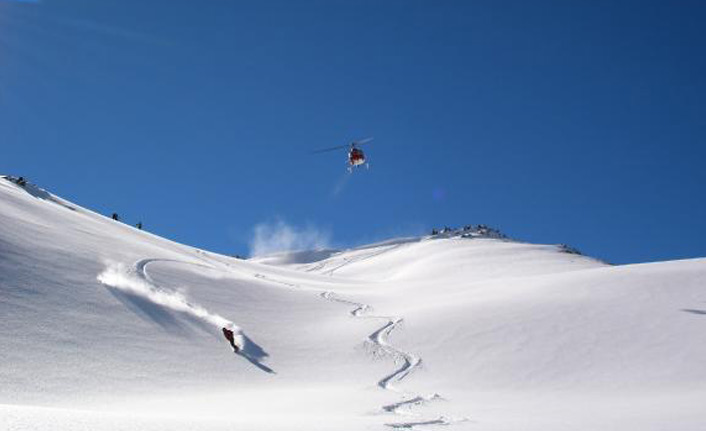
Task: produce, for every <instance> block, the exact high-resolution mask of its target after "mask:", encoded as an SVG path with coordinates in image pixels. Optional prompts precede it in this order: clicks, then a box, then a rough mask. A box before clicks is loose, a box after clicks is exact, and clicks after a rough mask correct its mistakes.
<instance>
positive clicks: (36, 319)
mask: <svg viewBox="0 0 706 431" xmlns="http://www.w3.org/2000/svg"><path fill="white" fill-rule="evenodd" d="M705 281H706V259H695V260H687V261H676V262H661V263H654V264H643V265H626V266H608V265H606V264H604V263H602V262H599V261H596V260H594V259H590V258H587V257H583V256H579V255H575V254H569V253H565V252H562V249H561V248H559V247H556V246H544V245H533V244H525V243H519V242H513V241H507V240H503V239H497V238H487V237H482V236H481V237H478V236H476V237H472V238H459V237H453V236H450V237H443V238H442V237H436V238H434V237H425V238H407V239H400V240H395V241H388V242H386V243H381V244H375V245H371V246H368V247H361V248H357V249H353V250H346V251H335V250H327V251H319V252H307V253H292V254H286V255H279V256H270V257H267V258H260V259H252V260H248V261H245V260H239V259H234V258H229V257H226V256H221V255H217V254H213V253H209V252H205V251H202V250H197V249H194V248H191V247H188V246H184V245H180V244H176V243H174V242H171V241H168V240H165V239H162V238H159V237H156V236H154V235H151V234H149V233H147V232H144V231H139V230H137V229H134V228H132V227H130V226H127V225H124V224H122V223H119V222H115V221H113V220H111V219H108V218H105V217H103V216H101V215H98V214H95V213H93V212H91V211H88V210H85V209H83V208H81V207H79V206H77V205H75V204H73V203H70V202H66V201H64V200H62V199H60V198H57V197H55V196H53V195H51V194H49V193H46V192H44V191H43V190H41V189H38V188H33V187H24V188H23V187H20V186H18V185H16V184H14V183H12V182H10V181H6V180H4V179H0V317H1V318H0V429H18V430H25V429H28V430H30V429H31V430H38V429H47V430H48V429H106V430H117V429H125V430H128V429H130V430H132V429H155V430H157V429H184V430H194V429H196V430H198V429H204V430H206V429H208V430H212V429H248V430H278V429H282V430H285V429H286V430H292V429H295V430H296V429H302V430H305V429H306V430H312V429H320V430H364V429H370V430H377V429H385V428H387V429H390V428H395V427H397V428H409V427H414V428H419V429H437V428H440V427H444V428H449V429H459V430H461V429H483V430H566V429H571V430H596V429H601V430H611V429H615V430H629V429H647V430H662V429H679V430H700V429H703V425H704V423H706V413H704V412H703V408H702V406H703V400H704V399H706V371H705V369H704V367H703V365H702V364H703V362H704V359H706V292H704V289H703V287H704V282H705ZM226 325H232V327H233V328H235V329H236V334H237V336H236V341H237V342H238V344H240V345H241V346H242V347H243V348H244V355H235V354H234V353H233V352H232V351H231V350H230V346H229V345H228V343H227V341H226V340H225V339H224V338H223V336H222V334H221V327H222V326H226ZM239 331H240V332H239ZM447 425H448V426H447Z"/></svg>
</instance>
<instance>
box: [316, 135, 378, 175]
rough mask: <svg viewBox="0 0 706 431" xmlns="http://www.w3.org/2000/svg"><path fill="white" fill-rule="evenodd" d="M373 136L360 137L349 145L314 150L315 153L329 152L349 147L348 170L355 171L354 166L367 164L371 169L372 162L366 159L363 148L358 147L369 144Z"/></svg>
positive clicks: (366, 166)
mask: <svg viewBox="0 0 706 431" xmlns="http://www.w3.org/2000/svg"><path fill="white" fill-rule="evenodd" d="M372 140H373V138H366V139H360V140H357V141H353V142H351V143H350V144H348V145H338V146H335V147H331V148H324V149H323V150H317V151H314V152H313V154H319V153H327V152H329V151H336V150H340V149H343V148H348V172H349V173H350V172H353V168H355V167H356V166H361V165H365V168H366V169H370V164H369V163H368V162H367V161H366V159H365V153H363V150H361V149H360V148H358V147H359V146H360V145H363V144H367V143H369V142H370V141H372Z"/></svg>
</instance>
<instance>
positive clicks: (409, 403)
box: [320, 291, 457, 429]
mask: <svg viewBox="0 0 706 431" xmlns="http://www.w3.org/2000/svg"><path fill="white" fill-rule="evenodd" d="M320 296H321V297H322V298H324V299H326V300H329V301H332V302H337V303H340V304H345V305H348V306H351V307H354V308H353V310H351V311H350V314H351V316H353V317H356V318H360V319H379V320H384V321H385V324H384V325H383V326H382V327H380V328H378V329H377V330H375V331H374V332H373V333H371V334H370V335H368V342H370V343H372V345H374V346H375V347H376V348H377V349H380V350H381V351H382V352H384V353H385V354H387V355H389V356H391V357H392V358H393V359H394V361H395V363H402V365H401V366H400V367H399V368H397V369H396V370H395V371H393V372H392V373H391V374H388V375H387V376H385V377H383V378H382V379H380V380H379V381H378V382H377V385H378V386H379V387H380V388H382V389H385V390H388V391H391V392H395V393H398V394H402V396H403V397H404V398H405V399H404V400H402V401H399V402H396V403H392V404H387V405H384V406H382V410H383V411H384V412H386V413H393V414H395V415H398V416H416V415H415V414H414V413H412V412H411V410H410V409H409V408H411V407H413V406H419V405H424V404H427V403H429V402H431V401H434V400H441V399H442V397H441V396H440V395H439V394H436V393H435V394H432V395H421V394H416V393H412V392H408V391H403V390H401V389H399V388H398V387H397V386H395V384H396V383H401V382H402V381H403V380H404V379H405V378H407V377H408V376H409V375H410V374H411V373H412V372H413V371H414V370H416V369H418V368H419V367H420V366H421V365H422V359H421V358H420V357H418V356H416V355H414V354H412V353H410V352H406V351H404V350H401V349H398V348H397V347H395V346H393V345H392V344H390V342H389V341H388V339H389V336H390V334H391V333H392V331H393V330H395V329H396V328H397V327H398V326H399V325H400V324H401V323H402V322H403V321H404V319H403V318H402V317H399V316H385V315H374V314H371V313H372V311H373V308H372V307H371V306H370V305H368V304H363V303H360V302H354V301H348V300H345V299H341V298H338V297H336V295H335V293H333V292H331V291H326V292H323V293H321V294H320ZM455 422H457V421H454V420H450V419H447V418H446V417H444V416H439V417H437V418H434V419H430V420H419V421H406V422H396V423H387V424H385V425H387V426H388V427H391V428H397V429H412V428H414V427H419V426H425V425H452V424H453V423H455Z"/></svg>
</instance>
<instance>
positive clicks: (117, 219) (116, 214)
mask: <svg viewBox="0 0 706 431" xmlns="http://www.w3.org/2000/svg"><path fill="white" fill-rule="evenodd" d="M112 217H113V220H116V221H120V217H118V213H113V215H112Z"/></svg>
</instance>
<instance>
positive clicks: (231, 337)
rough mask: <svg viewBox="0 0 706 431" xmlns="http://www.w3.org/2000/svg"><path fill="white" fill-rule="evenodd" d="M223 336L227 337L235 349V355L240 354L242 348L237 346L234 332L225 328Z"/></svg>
mask: <svg viewBox="0 0 706 431" xmlns="http://www.w3.org/2000/svg"><path fill="white" fill-rule="evenodd" d="M223 336H224V337H226V340H228V342H229V343H230V345H231V347H233V351H235V353H238V351H240V348H239V347H238V346H237V345H236V344H235V338H234V337H233V331H231V330H230V329H228V328H223Z"/></svg>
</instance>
